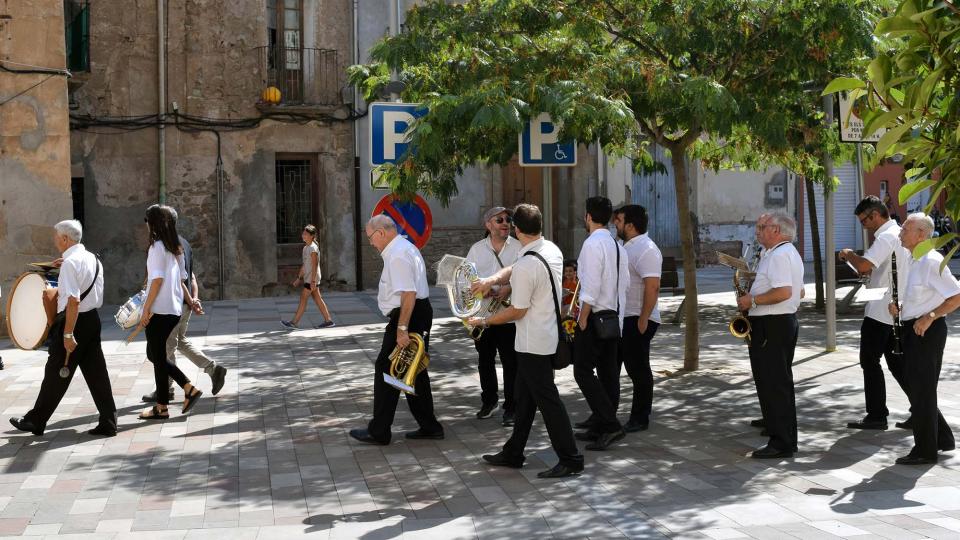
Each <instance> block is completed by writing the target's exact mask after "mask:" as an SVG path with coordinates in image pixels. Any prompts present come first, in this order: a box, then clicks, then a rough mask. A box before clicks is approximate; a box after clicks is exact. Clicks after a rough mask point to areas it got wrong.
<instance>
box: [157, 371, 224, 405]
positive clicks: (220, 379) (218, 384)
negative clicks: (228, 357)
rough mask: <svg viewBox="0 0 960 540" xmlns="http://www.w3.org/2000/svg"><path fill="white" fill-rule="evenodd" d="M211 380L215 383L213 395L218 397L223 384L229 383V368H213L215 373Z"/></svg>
mask: <svg viewBox="0 0 960 540" xmlns="http://www.w3.org/2000/svg"><path fill="white" fill-rule="evenodd" d="M210 380H211V381H212V382H213V391H212V392H211V393H212V394H213V395H217V393H219V392H220V390H222V389H223V384H224V383H226V382H227V368H225V367H223V366H217V367H215V368H213V373H211V374H210ZM171 399H172V398H171Z"/></svg>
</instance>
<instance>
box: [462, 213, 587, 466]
mask: <svg viewBox="0 0 960 540" xmlns="http://www.w3.org/2000/svg"><path fill="white" fill-rule="evenodd" d="M513 215H514V224H515V225H516V229H517V238H518V239H519V241H520V244H521V245H522V248H521V249H520V253H521V256H520V258H518V259H517V261H516V262H515V263H514V264H513V265H512V266H508V267H506V268H504V269H503V270H501V271H499V272H497V273H496V274H495V275H493V276H490V277H487V278H483V279H480V280H479V281H478V282H477V283H476V284H475V285H474V290H475V291H481V292H486V291H489V290H491V288H492V287H493V286H494V285H497V284H505V283H506V282H507V281H509V283H510V286H511V289H512V296H511V305H510V307H508V308H505V309H503V310H501V311H499V312H497V313H496V314H494V315H492V316H490V317H489V318H484V317H476V318H473V319H471V320H470V321H468V322H469V323H470V324H472V325H476V326H482V327H488V328H495V327H496V326H499V325H503V324H510V323H513V322H516V326H517V332H516V341H515V347H516V351H517V386H516V400H517V412H516V422H515V423H514V426H513V433H512V434H511V435H510V439H509V440H508V441H507V442H506V444H504V445H503V449H502V450H501V451H500V452H498V453H496V454H488V455H484V456H483V459H484V461H486V462H487V463H489V464H491V465H496V466H499V467H512V468H517V469H519V468H520V467H522V466H523V462H524V461H525V459H526V458H525V457H524V455H523V452H524V448H525V447H526V445H527V439H528V438H529V436H530V429H531V427H532V426H533V420H534V418H535V417H536V414H537V410H538V409H539V410H540V414H541V416H543V423H544V424H546V426H547V434H548V435H549V436H550V444H551V445H552V446H553V451H554V453H556V454H557V457H558V458H559V462H558V463H557V464H556V465H555V466H554V467H552V468H550V469H547V470H545V471H541V472H539V473H537V476H538V477H540V478H563V477H566V476H571V475H575V474H579V473H580V472H581V471H583V455H581V454H580V451H579V450H578V449H577V442H576V440H574V438H573V429H571V427H570V417H569V416H567V409H566V407H564V405H563V400H561V399H560V393H559V391H558V390H557V385H556V384H555V383H554V380H553V375H554V374H553V356H554V355H555V354H556V352H557V343H558V340H559V338H560V330H559V325H560V322H559V321H558V320H557V311H558V310H559V301H560V296H559V295H560V288H561V287H560V284H561V279H560V272H561V270H562V268H563V253H561V252H560V248H558V247H557V246H556V244H554V243H553V242H550V241H549V240H546V239H544V238H543V235H542V230H543V215H542V214H541V213H540V209H539V208H537V207H536V206H534V205H532V204H521V205H518V206H517V208H516V209H515V210H514V214H513ZM528 253H529V255H528ZM533 253H536V254H538V255H539V256H540V257H542V258H543V261H541V260H540V259H539V258H538V257H537V256H535V255H533ZM544 263H546V264H544ZM547 267H549V272H548V270H547ZM551 282H552V284H551Z"/></svg>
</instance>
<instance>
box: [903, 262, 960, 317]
mask: <svg viewBox="0 0 960 540" xmlns="http://www.w3.org/2000/svg"><path fill="white" fill-rule="evenodd" d="M941 262H943V255H941V254H940V253H939V252H938V251H937V250H935V249H931V250H930V251H928V252H927V254H926V255H924V256H923V257H920V258H919V259H918V260H916V261H913V262H912V263H911V264H910V270H909V275H908V276H907V288H906V291H905V293H904V292H903V291H901V292H900V298H901V299H902V301H903V310H902V312H901V317H900V318H901V319H903V320H905V321H908V320H910V319H916V318H918V317H924V316H926V315H927V314H928V313H930V312H931V311H933V310H935V309H937V307H939V306H940V304H942V303H943V301H944V300H946V299H947V298H950V297H952V296H955V295H957V294H960V283H957V279H956V278H954V277H953V274H951V273H950V268H946V267H945V268H944V269H943V272H940V263H941ZM897 272H898V273H899V272H900V259H897Z"/></svg>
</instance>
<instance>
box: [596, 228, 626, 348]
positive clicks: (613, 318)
mask: <svg viewBox="0 0 960 540" xmlns="http://www.w3.org/2000/svg"><path fill="white" fill-rule="evenodd" d="M611 239H612V238H611ZM613 247H614V249H616V250H617V286H616V288H615V289H614V294H616V295H617V309H616V310H612V309H604V310H601V311H596V312H593V313H590V325H591V326H593V327H594V328H596V331H597V337H598V338H599V339H603V340H607V339H617V338H619V337H620V246H618V245H617V241H616V240H614V241H613Z"/></svg>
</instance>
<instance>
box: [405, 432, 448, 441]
mask: <svg viewBox="0 0 960 540" xmlns="http://www.w3.org/2000/svg"><path fill="white" fill-rule="evenodd" d="M403 436H404V437H406V438H408V439H426V440H431V441H442V440H443V430H441V431H437V432H434V433H427V432H425V431H423V430H422V429H418V430H416V431H408V432H406V433H405V434H404V435H403Z"/></svg>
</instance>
